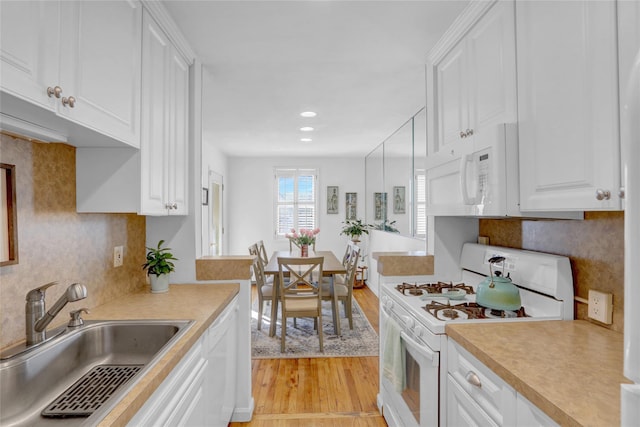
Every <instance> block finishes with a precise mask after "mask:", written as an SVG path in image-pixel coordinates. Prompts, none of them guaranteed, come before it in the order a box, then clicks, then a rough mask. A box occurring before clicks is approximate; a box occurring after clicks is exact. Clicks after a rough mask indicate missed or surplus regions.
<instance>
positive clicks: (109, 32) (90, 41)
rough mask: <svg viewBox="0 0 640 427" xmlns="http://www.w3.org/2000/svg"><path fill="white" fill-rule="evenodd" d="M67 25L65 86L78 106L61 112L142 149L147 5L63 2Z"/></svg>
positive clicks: (62, 83)
mask: <svg viewBox="0 0 640 427" xmlns="http://www.w3.org/2000/svg"><path fill="white" fill-rule="evenodd" d="M61 21H62V22H61V23H62V25H61V27H60V33H61V41H62V47H63V49H62V56H61V62H60V86H61V87H62V88H63V96H67V97H69V96H73V97H74V98H75V100H76V102H75V107H73V108H70V106H63V105H62V106H60V109H59V114H61V115H63V116H65V117H67V118H68V119H70V120H73V121H74V122H76V123H79V124H81V125H83V126H86V127H89V128H92V129H96V130H98V131H99V132H101V133H103V134H105V135H109V136H111V137H113V138H115V139H118V140H120V141H123V142H126V143H127V144H129V145H131V146H134V147H138V146H139V145H140V77H141V71H140V70H141V68H140V67H141V65H140V61H141V58H140V57H141V51H140V49H141V44H140V43H141V41H140V37H141V25H142V6H141V5H140V4H139V3H137V2H134V1H91V2H63V3H62V15H61Z"/></svg>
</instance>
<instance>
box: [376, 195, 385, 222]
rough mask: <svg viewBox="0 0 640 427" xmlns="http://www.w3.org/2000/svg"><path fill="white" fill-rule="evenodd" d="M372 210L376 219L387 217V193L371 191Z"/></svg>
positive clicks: (380, 219) (381, 219)
mask: <svg viewBox="0 0 640 427" xmlns="http://www.w3.org/2000/svg"><path fill="white" fill-rule="evenodd" d="M373 204H374V206H373V211H374V213H375V215H374V219H375V220H376V221H383V220H385V219H387V193H373Z"/></svg>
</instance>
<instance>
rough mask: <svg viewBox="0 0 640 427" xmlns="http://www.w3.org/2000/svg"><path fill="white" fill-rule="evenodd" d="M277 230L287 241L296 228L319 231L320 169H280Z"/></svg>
mask: <svg viewBox="0 0 640 427" xmlns="http://www.w3.org/2000/svg"><path fill="white" fill-rule="evenodd" d="M275 178H276V182H275V187H276V199H275V220H276V224H275V230H276V236H277V237H284V235H285V234H287V233H290V232H291V229H292V228H295V229H296V230H300V229H301V228H308V229H314V228H316V227H317V222H318V219H317V212H318V209H317V207H318V200H317V194H318V191H317V182H318V173H317V170H316V169H276V171H275Z"/></svg>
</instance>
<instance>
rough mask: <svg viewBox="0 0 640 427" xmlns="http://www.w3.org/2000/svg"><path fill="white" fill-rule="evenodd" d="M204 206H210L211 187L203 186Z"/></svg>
mask: <svg viewBox="0 0 640 427" xmlns="http://www.w3.org/2000/svg"><path fill="white" fill-rule="evenodd" d="M202 206H209V189H208V188H207V187H202Z"/></svg>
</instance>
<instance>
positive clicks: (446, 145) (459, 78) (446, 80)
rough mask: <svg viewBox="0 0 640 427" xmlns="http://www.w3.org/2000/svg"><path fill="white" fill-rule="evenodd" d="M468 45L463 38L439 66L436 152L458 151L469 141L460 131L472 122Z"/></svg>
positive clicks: (434, 149)
mask: <svg viewBox="0 0 640 427" xmlns="http://www.w3.org/2000/svg"><path fill="white" fill-rule="evenodd" d="M466 46H467V45H466V43H465V41H464V40H462V41H461V42H460V43H458V44H457V45H456V46H455V47H454V48H453V49H452V50H451V51H450V52H449V53H447V55H446V56H445V57H444V58H443V59H442V61H441V62H440V63H439V64H437V65H436V66H435V71H434V74H435V75H434V79H433V88H434V93H433V96H434V99H435V102H436V104H435V111H434V114H435V117H436V120H435V128H434V133H435V140H434V143H433V145H432V147H431V148H432V150H431V152H432V153H438V152H444V151H450V150H458V146H460V145H462V144H464V142H465V140H464V139H463V138H462V137H461V135H460V132H462V131H463V130H465V129H466V128H467V127H468V124H469V113H468V103H469V96H468V87H467V62H466V59H467V57H466ZM430 154H431V153H430Z"/></svg>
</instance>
